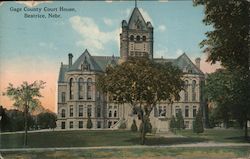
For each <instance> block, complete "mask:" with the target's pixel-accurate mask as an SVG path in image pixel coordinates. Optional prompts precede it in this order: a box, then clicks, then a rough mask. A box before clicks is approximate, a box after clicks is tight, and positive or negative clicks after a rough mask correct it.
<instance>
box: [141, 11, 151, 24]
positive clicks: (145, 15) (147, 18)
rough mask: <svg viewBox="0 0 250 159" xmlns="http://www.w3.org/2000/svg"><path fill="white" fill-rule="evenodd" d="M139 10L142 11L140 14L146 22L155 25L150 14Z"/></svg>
mask: <svg viewBox="0 0 250 159" xmlns="http://www.w3.org/2000/svg"><path fill="white" fill-rule="evenodd" d="M139 10H140V12H141V14H142V16H143V18H144V20H145V21H146V22H148V21H150V22H151V23H152V24H153V20H152V18H151V17H150V16H149V14H148V12H147V11H145V10H144V9H142V8H139Z"/></svg>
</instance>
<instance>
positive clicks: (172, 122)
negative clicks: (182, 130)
mask: <svg viewBox="0 0 250 159" xmlns="http://www.w3.org/2000/svg"><path fill="white" fill-rule="evenodd" d="M176 124H177V123H176V120H175V117H174V116H172V117H171V120H170V125H169V128H170V131H171V132H173V133H176V128H177V127H176V126H177V125H176Z"/></svg>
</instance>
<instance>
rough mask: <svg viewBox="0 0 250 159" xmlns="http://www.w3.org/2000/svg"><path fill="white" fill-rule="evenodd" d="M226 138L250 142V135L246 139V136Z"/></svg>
mask: <svg viewBox="0 0 250 159" xmlns="http://www.w3.org/2000/svg"><path fill="white" fill-rule="evenodd" d="M225 139H226V140H231V141H235V142H241V143H250V137H248V138H247V139H246V138H245V137H244V136H234V137H227V138H225Z"/></svg>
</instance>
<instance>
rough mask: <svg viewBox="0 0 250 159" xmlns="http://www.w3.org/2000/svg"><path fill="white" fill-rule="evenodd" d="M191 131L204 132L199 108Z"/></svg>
mask: <svg viewBox="0 0 250 159" xmlns="http://www.w3.org/2000/svg"><path fill="white" fill-rule="evenodd" d="M193 131H194V133H197V134H198V133H203V132H204V127H203V121H202V112H201V109H199V110H198V113H197V115H196V117H195V120H194V122H193Z"/></svg>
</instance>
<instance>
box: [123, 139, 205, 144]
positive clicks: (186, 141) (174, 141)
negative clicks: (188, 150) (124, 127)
mask: <svg viewBox="0 0 250 159" xmlns="http://www.w3.org/2000/svg"><path fill="white" fill-rule="evenodd" d="M206 141H209V140H208V139H204V138H198V137H197V138H195V137H188V138H186V137H182V138H180V137H171V138H166V137H147V138H146V143H145V145H175V144H189V143H198V142H206ZM127 142H130V143H133V144H140V138H132V139H129V140H127Z"/></svg>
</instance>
